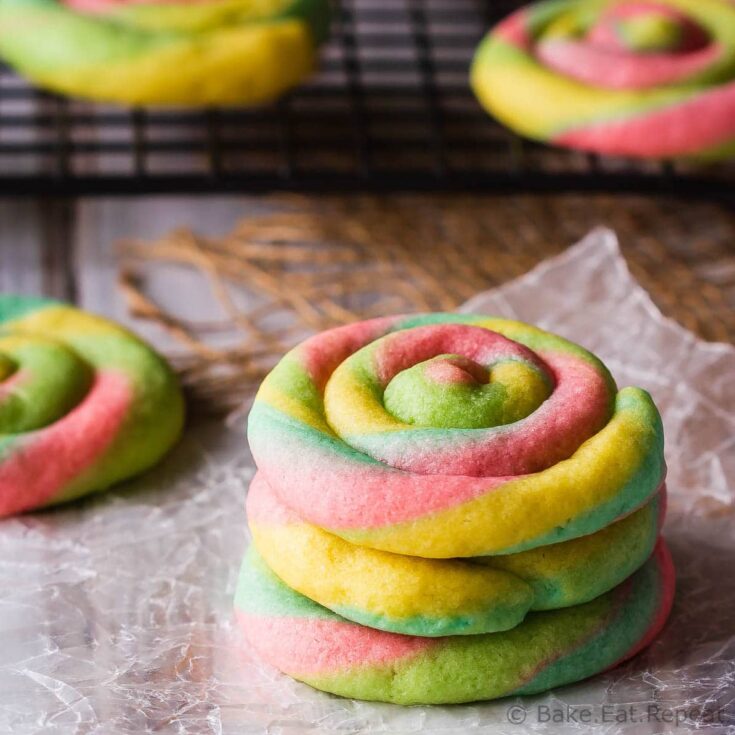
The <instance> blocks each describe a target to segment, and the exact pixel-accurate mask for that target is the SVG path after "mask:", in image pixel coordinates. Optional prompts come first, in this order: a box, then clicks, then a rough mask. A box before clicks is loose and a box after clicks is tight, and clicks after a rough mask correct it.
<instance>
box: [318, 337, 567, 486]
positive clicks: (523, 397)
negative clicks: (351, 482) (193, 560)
mask: <svg viewBox="0 0 735 735" xmlns="http://www.w3.org/2000/svg"><path fill="white" fill-rule="evenodd" d="M554 385H555V378H554V376H553V374H552V372H551V370H550V369H549V367H548V366H547V365H546V364H545V363H544V361H543V360H541V359H540V358H539V357H538V356H537V355H536V354H535V353H534V352H532V351H531V350H529V349H528V348H527V347H525V346H523V345H521V344H519V343H517V342H513V341H512V340H510V339H507V338H506V337H503V336H502V335H500V334H498V333H497V332H493V331H491V330H489V329H481V328H478V327H473V326H468V325H461V324H439V325H431V326H424V327H417V328H415V329H411V330H401V331H398V332H395V333H392V334H389V335H387V336H385V337H382V338H380V339H377V340H375V341H374V342H371V343H370V344H369V345H367V346H366V347H363V348H362V349H360V350H358V351H356V352H355V353H354V354H352V355H351V356H349V357H348V358H347V359H345V360H344V361H343V362H342V363H341V364H340V365H338V366H337V368H336V369H335V370H334V372H333V373H332V375H331V377H330V379H329V380H328V382H327V385H326V387H325V391H324V408H325V414H326V417H327V421H328V422H329V425H330V426H331V427H332V429H333V430H334V432H335V433H336V434H337V435H339V437H340V438H341V439H342V440H343V441H344V442H346V443H347V444H349V445H350V446H352V447H354V448H355V449H358V450H359V451H361V452H363V453H365V454H367V455H369V456H370V457H372V458H373V459H378V460H379V461H382V462H385V463H386V464H390V465H391V466H394V467H401V468H405V467H407V466H409V465H410V466H411V467H412V468H413V469H414V470H416V468H417V467H419V466H420V467H421V468H422V470H423V471H425V472H431V471H432V463H431V461H430V460H429V461H428V462H427V461H426V459H425V458H426V457H431V455H432V454H433V452H434V447H435V446H438V444H441V445H442V446H443V447H445V448H446V447H447V446H448V445H451V444H452V443H453V442H454V443H455V444H456V446H457V447H459V445H460V444H462V443H464V444H466V443H467V442H475V443H476V444H477V450H478V451H482V450H481V446H482V443H483V442H484V441H485V440H487V439H488V438H489V436H488V434H487V432H488V431H489V432H491V433H493V432H494V431H496V430H502V428H503V427H504V426H506V425H508V424H511V423H514V422H517V421H520V420H522V419H524V418H526V417H528V416H529V415H531V414H532V413H533V412H535V411H536V410H537V409H538V408H539V407H540V406H541V405H542V404H543V403H544V402H545V401H546V400H547V399H548V398H549V396H550V395H551V394H552V392H553V388H554ZM419 458H421V459H419ZM458 469H462V466H461V465H459V466H458ZM498 469H499V470H502V469H503V468H501V467H498ZM417 471H419V470H417Z"/></svg>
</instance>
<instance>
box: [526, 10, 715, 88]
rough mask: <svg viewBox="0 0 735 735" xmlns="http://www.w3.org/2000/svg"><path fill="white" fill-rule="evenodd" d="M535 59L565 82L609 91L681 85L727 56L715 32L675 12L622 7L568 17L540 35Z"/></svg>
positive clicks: (573, 13)
mask: <svg viewBox="0 0 735 735" xmlns="http://www.w3.org/2000/svg"><path fill="white" fill-rule="evenodd" d="M535 55H536V57H537V58H538V59H539V60H540V61H541V62H542V63H543V64H544V65H545V66H546V67H548V68H550V69H553V70H554V71H556V72H558V73H559V74H562V75H564V76H567V77H570V78H572V79H576V80H577V81H580V82H584V83H586V84H591V85H595V86H600V87H607V88H610V89H647V88H652V87H658V86H661V85H666V84H681V83H684V82H687V81H691V80H692V79H693V78H696V76H697V75H699V74H703V73H705V72H706V71H707V70H708V69H711V67H712V65H713V64H715V63H716V62H717V61H718V60H719V59H720V58H721V57H722V55H723V48H722V46H721V45H720V44H718V43H717V42H715V40H714V38H713V36H712V34H711V33H710V30H709V29H707V28H705V27H704V26H703V25H701V24H700V23H699V22H697V20H696V19H694V18H692V17H690V16H688V15H686V14H685V13H684V12H682V11H681V10H679V9H678V8H676V7H672V6H670V5H665V4H662V3H657V2H620V3H617V4H613V5H611V6H610V7H609V8H608V9H607V11H605V12H603V13H601V14H599V15H596V14H595V13H584V12H581V11H578V12H572V13H568V14H566V13H563V14H560V15H558V16H557V17H556V18H555V19H554V20H552V21H551V22H550V23H548V24H547V25H546V26H545V27H543V28H541V29H540V30H539V34H538V37H537V38H536V42H535Z"/></svg>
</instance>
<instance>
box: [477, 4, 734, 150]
mask: <svg viewBox="0 0 735 735" xmlns="http://www.w3.org/2000/svg"><path fill="white" fill-rule="evenodd" d="M471 82H472V86H473V88H474V91H475V93H476V95H477V97H478V98H479V100H480V102H481V103H482V105H483V106H484V107H485V108H486V109H487V110H488V111H489V112H490V113H492V114H493V115H494V116H495V117H496V118H497V119H498V120H500V122H502V123H504V124H505V125H507V126H508V127H509V128H512V129H513V130H515V131H517V132H519V133H521V134H522V135H525V136H527V137H529V138H533V139H535V140H540V141H543V142H548V143H553V144H556V145H561V146H567V147H571V148H579V149H582V150H586V151H596V152H600V153H606V154H612V155H624V156H636V157H646V158H673V157H697V158H707V159H717V158H724V157H727V156H731V155H734V154H735V3H733V2H731V0H548V1H546V2H540V3H537V4H535V5H530V6H528V7H526V8H524V9H521V10H519V11H517V12H516V13H514V14H513V15H511V16H509V17H508V18H507V19H506V20H504V21H503V22H502V23H500V24H499V25H498V26H497V27H496V28H495V29H493V30H492V31H491V32H490V33H489V34H488V36H487V37H486V38H485V40H484V41H483V42H482V44H481V45H480V47H479V48H478V50H477V54H476V56H475V60H474V62H473V65H472V72H471Z"/></svg>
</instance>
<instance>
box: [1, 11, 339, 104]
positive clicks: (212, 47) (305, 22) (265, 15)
mask: <svg viewBox="0 0 735 735" xmlns="http://www.w3.org/2000/svg"><path fill="white" fill-rule="evenodd" d="M328 25H329V0H0V56H1V57H2V58H3V59H4V60H5V61H7V62H8V63H9V64H11V65H12V66H14V67H15V68H16V69H17V70H18V71H19V72H20V73H22V74H24V75H25V76H27V77H29V78H30V79H32V80H33V81H34V82H36V83H38V84H39V85H41V86H44V87H47V88H49V89H51V90H54V91H57V92H61V93H64V94H71V95H77V96H80V97H87V98H90V99H96V100H102V101H109V102H119V103H128V104H176V105H204V104H258V103H261V102H267V101H270V100H272V99H274V98H276V97H277V96H278V95H280V94H281V93H282V92H284V91H285V90H287V89H289V88H290V87H293V86H295V85H296V84H297V83H298V82H300V81H301V80H302V79H303V78H304V77H305V76H306V75H308V74H309V73H310V72H311V71H312V69H313V68H314V64H315V57H316V49H317V47H318V45H319V44H320V43H321V41H323V40H324V38H325V37H326V34H327V29H328Z"/></svg>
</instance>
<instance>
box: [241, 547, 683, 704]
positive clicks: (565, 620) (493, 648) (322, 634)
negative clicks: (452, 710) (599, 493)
mask: <svg viewBox="0 0 735 735" xmlns="http://www.w3.org/2000/svg"><path fill="white" fill-rule="evenodd" d="M673 592H674V574H673V568H672V566H671V560H670V557H669V554H668V551H667V550H666V547H665V545H664V544H663V542H661V543H660V544H659V545H658V546H657V548H656V551H655V553H654V554H653V556H652V557H651V559H650V560H649V561H648V562H647V563H646V564H645V565H644V566H643V567H641V568H640V569H639V570H638V571H637V572H636V573H635V574H634V575H633V576H631V577H630V578H629V579H628V580H626V581H625V582H623V583H622V584H621V585H619V586H618V587H616V588H615V589H613V590H612V591H610V592H608V593H607V594H604V595H602V596H600V597H597V598H595V599H594V600H592V601H590V602H587V603H585V604H583V605H576V606H574V607H569V608H565V609H563V610H552V611H547V612H537V613H531V614H529V615H528V616H527V617H526V619H525V620H524V621H523V622H522V623H521V624H520V625H518V626H517V627H515V628H513V629H512V630H509V631H505V632H502V633H487V634H484V635H471V636H450V637H446V638H423V637H417V636H405V635H398V634H395V633H386V632H383V631H378V630H375V629H373V628H368V627H364V626H361V625H357V624H355V623H351V622H348V621H346V620H344V619H342V618H339V617H338V616H337V615H335V614H334V613H332V612H330V611H329V610H327V609H326V608H323V607H320V606H319V605H317V604H315V603H314V602H312V601H311V600H309V599H307V598H306V597H303V596H301V595H299V594H298V593H296V592H294V591H292V590H291V589H289V588H288V587H286V586H285V585H284V584H283V583H282V582H281V581H280V580H279V579H278V577H276V576H275V575H274V574H273V573H272V572H271V571H270V570H269V569H268V568H267V567H266V566H265V564H264V563H263V562H262V560H260V558H259V557H258V556H257V555H256V554H254V553H251V554H249V555H248V557H246V560H245V563H244V565H243V569H242V573H241V577H240V583H239V587H238V592H237V597H236V601H235V604H236V611H237V616H238V619H239V622H240V625H241V627H242V629H243V631H244V633H245V637H246V639H247V641H248V643H249V645H250V646H251V647H252V648H253V649H254V650H255V651H257V652H258V653H259V654H260V655H261V656H262V657H263V658H264V659H265V660H267V661H269V662H270V663H271V664H272V665H273V666H275V667H276V668H278V669H280V670H281V671H284V672H286V673H288V674H289V675H290V676H292V677H294V678H296V679H299V680H301V681H304V682H307V683H308V684H311V685H312V686H314V687H316V688H318V689H323V690H325V691H328V692H333V693H335V694H339V695H342V696H346V697H356V698H360V699H368V700H379V701H385V702H395V703H398V704H439V703H452V702H470V701H474V700H479V699H492V698H495V697H502V696H506V695H511V694H534V693H537V692H542V691H544V690H546V689H549V688H551V687H555V686H560V685H562V684H567V683H570V682H574V681H578V680H580V679H584V678H586V677H588V676H592V675H593V674H596V673H598V672H600V671H604V670H605V669H607V668H610V667H612V666H614V665H616V664H617V663H619V662H620V661H622V660H625V659H627V658H629V657H631V656H633V655H634V654H635V653H637V652H638V651H639V650H641V649H642V648H643V647H645V646H646V645H648V644H649V643H650V642H651V641H652V640H653V638H655V636H656V635H657V634H658V632H659V630H660V629H661V627H662V626H663V624H664V622H665V621H666V618H667V616H668V614H669V610H670V608H671V603H672V598H673Z"/></svg>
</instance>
